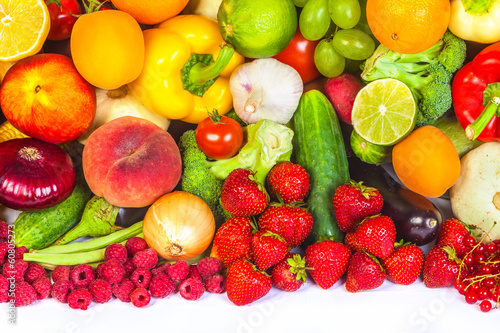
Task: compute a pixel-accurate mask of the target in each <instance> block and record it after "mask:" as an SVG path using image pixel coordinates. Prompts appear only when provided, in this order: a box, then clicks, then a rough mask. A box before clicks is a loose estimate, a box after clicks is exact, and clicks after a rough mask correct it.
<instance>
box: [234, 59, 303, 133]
mask: <svg viewBox="0 0 500 333" xmlns="http://www.w3.org/2000/svg"><path fill="white" fill-rule="evenodd" d="M229 88H230V89H231V94H232V95H233V106H234V111H235V112H236V114H237V115H238V116H239V117H240V118H241V119H242V120H243V121H245V122H247V123H249V124H254V123H256V122H258V121H259V120H262V119H267V120H271V121H274V122H277V123H280V124H286V123H288V122H289V121H290V119H292V117H293V114H294V112H295V110H296V109H297V106H298V104H299V99H300V96H302V92H303V90H304V83H303V81H302V79H301V77H300V75H299V73H298V72H297V71H296V70H295V69H294V68H293V67H291V66H289V65H286V64H284V63H282V62H280V61H278V60H276V59H274V58H263V59H256V60H253V61H252V62H248V63H245V64H242V65H240V66H238V67H237V68H236V69H235V70H234V72H233V74H232V75H231V78H230V80H229Z"/></svg>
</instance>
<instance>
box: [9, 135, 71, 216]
mask: <svg viewBox="0 0 500 333" xmlns="http://www.w3.org/2000/svg"><path fill="white" fill-rule="evenodd" d="M75 185H76V173H75V167H74V165H73V161H72V160H71V157H70V156H69V155H68V153H66V152H65V151H64V149H62V148H61V147H59V146H57V145H55V144H53V143H49V142H45V141H42V140H39V139H34V138H23V139H13V140H9V141H5V142H2V143H0V203H2V204H3V205H5V206H6V207H9V208H11V209H15V210H21V211H36V210H43V209H47V208H51V207H54V206H56V205H57V204H59V203H61V202H63V201H64V200H66V199H67V198H68V197H69V196H70V194H71V192H72V191H73V189H74V188H75Z"/></svg>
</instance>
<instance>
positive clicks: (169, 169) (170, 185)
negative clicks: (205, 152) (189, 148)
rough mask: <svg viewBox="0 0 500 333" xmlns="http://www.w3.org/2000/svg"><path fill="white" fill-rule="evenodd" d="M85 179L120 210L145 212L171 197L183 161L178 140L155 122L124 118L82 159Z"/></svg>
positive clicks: (97, 135) (104, 129)
mask: <svg viewBox="0 0 500 333" xmlns="http://www.w3.org/2000/svg"><path fill="white" fill-rule="evenodd" d="M82 165H83V172H84V175H85V179H86V181H87V183H88V185H89V187H90V189H91V190H92V192H93V193H94V194H95V195H97V196H101V197H104V198H105V199H106V200H107V201H108V202H109V203H111V204H113V205H115V206H118V207H145V206H148V205H150V204H152V203H153V202H154V201H155V200H156V199H158V198H159V197H160V196H162V195H163V194H166V193H168V192H171V191H172V190H173V189H174V188H175V186H176V185H177V183H178V182H179V180H180V177H181V173H182V161H181V156H180V152H179V148H178V147H177V145H176V143H175V141H174V139H173V138H172V136H171V135H170V133H168V132H167V131H165V130H164V129H162V128H160V127H159V126H157V125H156V124H154V123H152V122H151V121H149V120H146V119H142V118H137V117H132V116H124V117H120V118H116V119H114V120H112V121H110V122H108V123H106V124H104V125H102V126H101V127H99V128H98V129H97V130H95V131H94V132H93V133H92V134H91V135H90V136H89V138H88V139H87V142H86V143H85V147H84V149H83V153H82Z"/></svg>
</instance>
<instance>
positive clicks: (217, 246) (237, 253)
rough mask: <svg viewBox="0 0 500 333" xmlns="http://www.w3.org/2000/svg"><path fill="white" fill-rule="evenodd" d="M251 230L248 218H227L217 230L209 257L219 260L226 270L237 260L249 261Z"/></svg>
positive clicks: (250, 255)
mask: <svg viewBox="0 0 500 333" xmlns="http://www.w3.org/2000/svg"><path fill="white" fill-rule="evenodd" d="M253 230H254V227H253V225H252V220H250V218H249V217H245V216H242V217H231V218H229V219H228V220H227V221H226V222H224V223H223V224H222V225H221V226H220V227H219V229H218V230H217V233H216V234H215V236H214V240H213V245H212V251H211V253H210V256H211V257H215V258H217V259H219V260H220V261H221V262H222V265H223V266H224V267H226V268H227V267H229V266H231V264H232V263H233V262H235V261H236V260H238V259H251V258H252V249H251V245H250V242H251V239H252V232H253Z"/></svg>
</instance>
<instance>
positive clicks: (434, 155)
mask: <svg viewBox="0 0 500 333" xmlns="http://www.w3.org/2000/svg"><path fill="white" fill-rule="evenodd" d="M392 165H393V167H394V171H395V172H396V175H397V176H398V177H399V179H400V180H401V182H402V183H403V184H404V185H405V186H406V187H408V188H409V189H410V190H412V191H414V192H417V193H420V194H422V195H424V196H426V197H433V198H435V197H439V196H441V195H443V194H444V193H445V192H446V191H447V190H448V189H449V188H450V187H451V186H452V185H453V184H454V183H455V182H456V181H457V179H458V176H459V174H460V158H459V156H458V153H457V151H456V149H455V146H454V145H453V142H452V141H451V140H450V138H448V136H446V134H444V133H443V132H442V131H441V130H440V129H439V128H437V127H434V126H430V125H428V126H422V127H420V128H418V129H416V130H414V131H413V132H411V133H410V135H408V136H407V137H406V138H404V139H403V140H402V141H400V142H399V143H397V144H396V145H395V146H394V148H393V150H392Z"/></svg>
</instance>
